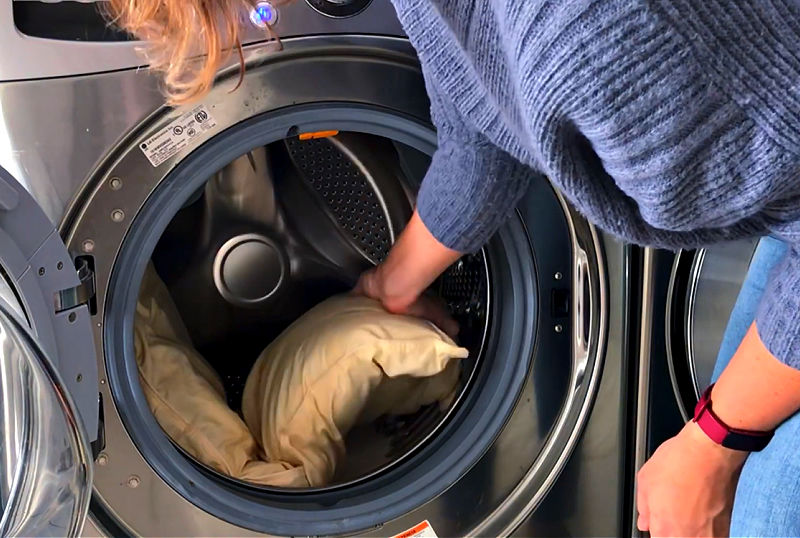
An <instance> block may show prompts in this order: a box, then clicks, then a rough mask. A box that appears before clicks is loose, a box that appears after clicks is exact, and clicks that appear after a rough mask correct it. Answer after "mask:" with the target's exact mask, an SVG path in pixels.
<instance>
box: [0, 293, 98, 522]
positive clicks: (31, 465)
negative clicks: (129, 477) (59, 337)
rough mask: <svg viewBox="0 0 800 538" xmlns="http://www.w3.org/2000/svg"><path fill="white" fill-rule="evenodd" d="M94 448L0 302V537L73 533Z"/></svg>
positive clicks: (31, 342)
mask: <svg viewBox="0 0 800 538" xmlns="http://www.w3.org/2000/svg"><path fill="white" fill-rule="evenodd" d="M90 453H91V452H90V450H89V443H88V440H87V438H86V433H85V432H84V431H83V427H82V425H81V422H80V420H79V419H78V417H77V416H76V414H75V412H74V411H73V404H72V400H71V398H70V396H69V393H67V392H66V391H65V390H64V388H63V383H62V382H61V380H60V378H59V375H58V373H57V372H56V370H55V369H54V368H53V365H52V363H51V362H50V361H49V360H48V359H47V357H46V356H45V354H44V352H43V351H42V349H41V347H40V346H39V344H38V343H37V342H36V340H35V338H34V337H33V336H32V335H31V333H30V331H29V330H28V328H27V327H26V326H25V324H24V322H23V321H22V320H21V318H20V317H19V315H18V314H16V313H14V312H13V311H12V309H11V308H10V307H9V306H8V304H7V303H6V302H5V301H0V506H2V509H3V515H2V520H0V536H76V535H78V534H79V533H80V531H81V528H82V527H83V521H84V519H85V517H86V512H87V510H88V507H89V499H90V497H91V482H92V466H91V457H90Z"/></svg>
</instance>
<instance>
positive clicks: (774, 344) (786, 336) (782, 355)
mask: <svg viewBox="0 0 800 538" xmlns="http://www.w3.org/2000/svg"><path fill="white" fill-rule="evenodd" d="M756 327H757V328H758V335H759V336H760V337H761V341H762V342H763V343H764V345H765V346H766V347H767V349H768V350H769V351H770V353H772V354H773V355H774V356H775V357H776V358H777V359H778V360H780V361H781V362H783V363H785V364H787V365H789V366H791V367H792V368H797V369H800V250H798V247H797V246H795V245H793V246H792V247H791V248H790V249H789V251H788V252H787V254H786V256H785V257H784V259H783V260H782V261H781V262H780V263H779V264H778V266H777V267H776V268H775V269H774V270H773V273H772V275H771V278H770V281H769V283H768V285H767V289H766V290H765V292H764V296H763V297H762V299H761V303H760V305H759V308H758V312H757V314H756Z"/></svg>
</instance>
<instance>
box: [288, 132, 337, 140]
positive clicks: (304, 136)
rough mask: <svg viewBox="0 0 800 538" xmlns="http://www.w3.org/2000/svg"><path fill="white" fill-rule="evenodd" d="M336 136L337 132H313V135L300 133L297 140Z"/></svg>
mask: <svg viewBox="0 0 800 538" xmlns="http://www.w3.org/2000/svg"><path fill="white" fill-rule="evenodd" d="M337 134H339V131H315V132H313V133H302V134H301V135H300V136H299V137H298V138H299V139H300V140H313V139H315V138H328V137H331V136H336V135H337Z"/></svg>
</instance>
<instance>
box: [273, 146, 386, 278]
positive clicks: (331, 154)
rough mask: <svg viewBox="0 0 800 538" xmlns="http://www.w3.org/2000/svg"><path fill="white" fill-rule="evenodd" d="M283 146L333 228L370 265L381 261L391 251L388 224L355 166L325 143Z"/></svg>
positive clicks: (361, 174)
mask: <svg viewBox="0 0 800 538" xmlns="http://www.w3.org/2000/svg"><path fill="white" fill-rule="evenodd" d="M286 145H287V147H288V148H289V152H290V153H291V156H292V159H293V160H294V161H295V162H296V163H298V165H299V166H300V171H301V172H302V174H303V177H304V179H305V180H306V181H307V182H308V183H309V185H311V187H312V188H313V189H314V190H315V191H316V192H317V194H319V196H320V197H321V198H322V200H323V201H324V202H325V205H326V206H327V207H328V209H329V210H330V212H331V214H332V215H333V217H334V218H335V220H336V222H337V224H339V226H341V228H342V229H343V230H345V232H347V234H348V235H349V236H350V238H351V239H352V241H353V242H354V243H355V244H356V245H357V246H358V248H359V249H360V250H361V251H362V252H363V253H364V254H365V255H366V256H367V257H368V258H369V259H370V260H371V261H372V262H373V263H378V262H381V261H383V259H384V258H385V257H386V255H387V254H388V253H389V248H390V247H391V236H390V234H389V228H388V222H387V220H386V215H385V214H384V211H383V208H382V207H381V204H380V200H379V199H378V197H377V196H376V194H375V190H374V189H373V187H372V186H371V185H370V183H369V181H367V178H366V177H364V174H363V173H362V172H361V171H360V170H359V169H358V167H357V166H356V165H355V163H353V162H352V161H351V160H350V159H348V158H347V156H346V155H345V154H344V153H343V152H341V151H339V150H338V149H337V148H336V147H335V146H334V145H333V144H332V143H331V142H330V141H328V140H326V139H311V140H303V141H300V140H298V139H297V138H290V139H287V141H286Z"/></svg>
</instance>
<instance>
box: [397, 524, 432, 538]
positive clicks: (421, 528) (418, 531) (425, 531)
mask: <svg viewBox="0 0 800 538" xmlns="http://www.w3.org/2000/svg"><path fill="white" fill-rule="evenodd" d="M392 538H439V537H438V536H436V533H435V532H434V530H433V527H431V524H430V523H428V520H427V519H426V520H425V521H423V522H422V523H420V524H419V525H417V526H416V527H412V528H410V529H408V530H407V531H405V532H401V533H400V534H395V535H394V536H392Z"/></svg>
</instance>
